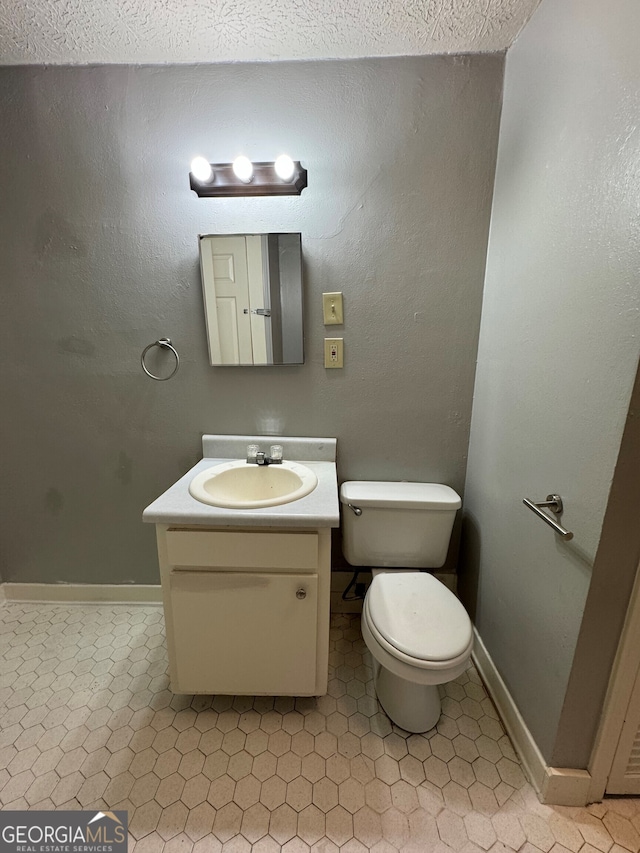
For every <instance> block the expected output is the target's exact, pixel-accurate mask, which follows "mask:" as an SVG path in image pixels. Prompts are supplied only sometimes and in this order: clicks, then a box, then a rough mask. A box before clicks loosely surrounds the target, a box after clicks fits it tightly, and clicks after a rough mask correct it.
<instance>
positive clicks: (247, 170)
mask: <svg viewBox="0 0 640 853" xmlns="http://www.w3.org/2000/svg"><path fill="white" fill-rule="evenodd" d="M233 171H234V174H235V176H236V178H239V179H240V180H241V181H242V182H243V183H244V184H248V183H250V182H251V179H252V178H253V163H252V162H251V160H249V158H248V157H245V156H244V155H243V156H240V157H236V159H235V160H234V161H233Z"/></svg>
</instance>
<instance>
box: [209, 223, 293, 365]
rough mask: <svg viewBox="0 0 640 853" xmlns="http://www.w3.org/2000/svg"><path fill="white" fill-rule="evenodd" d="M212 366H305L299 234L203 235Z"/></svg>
mask: <svg viewBox="0 0 640 853" xmlns="http://www.w3.org/2000/svg"><path fill="white" fill-rule="evenodd" d="M199 243H200V269H201V272H202V291H203V295H204V313H205V322H206V326H207V339H208V342H209V361H210V362H211V364H212V365H215V366H218V365H238V366H247V365H268V364H302V363H303V362H304V349H303V333H302V248H301V235H300V234H224V235H223V234H208V235H204V236H200V238H199Z"/></svg>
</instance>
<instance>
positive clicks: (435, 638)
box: [363, 571, 473, 669]
mask: <svg viewBox="0 0 640 853" xmlns="http://www.w3.org/2000/svg"><path fill="white" fill-rule="evenodd" d="M363 615H364V617H365V618H366V620H367V622H368V626H369V629H370V630H371V633H372V634H373V635H374V637H375V638H376V640H377V641H378V643H380V645H381V646H382V647H383V648H384V649H386V650H387V651H388V652H389V653H390V654H392V655H393V656H394V657H396V658H398V659H400V660H403V661H405V662H406V663H409V664H411V665H413V666H416V667H418V668H420V669H443V668H446V667H449V666H451V665H452V664H455V663H456V662H457V661H458V660H459V659H460V660H463V659H466V658H467V657H468V655H469V652H470V649H471V647H472V645H473V635H472V628H471V620H470V619H469V616H468V614H467V612H466V610H465V609H464V607H463V606H462V604H461V603H460V602H459V601H458V599H457V598H456V597H455V595H454V594H453V593H452V592H450V591H449V590H448V589H447V587H446V586H444V584H442V583H440V581H438V580H437V579H436V578H434V577H433V576H432V575H429V574H426V573H424V572H411V573H408V572H407V573H405V572H401V571H400V572H388V573H384V574H380V575H376V576H375V577H374V579H373V581H372V583H371V586H370V587H369V590H368V592H367V596H366V598H365V607H364V613H363Z"/></svg>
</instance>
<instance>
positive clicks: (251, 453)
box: [247, 444, 260, 462]
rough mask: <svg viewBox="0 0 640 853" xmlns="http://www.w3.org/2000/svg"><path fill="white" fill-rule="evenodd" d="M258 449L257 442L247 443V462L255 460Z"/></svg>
mask: <svg viewBox="0 0 640 853" xmlns="http://www.w3.org/2000/svg"><path fill="white" fill-rule="evenodd" d="M259 451H260V445H259V444H249V445H248V446H247V462H255V461H256V457H257V455H258V453H259Z"/></svg>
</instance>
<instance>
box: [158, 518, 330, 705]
mask: <svg viewBox="0 0 640 853" xmlns="http://www.w3.org/2000/svg"><path fill="white" fill-rule="evenodd" d="M156 531H157V540H158V555H159V561H160V571H161V580H162V593H163V602H164V611H165V621H166V629H167V646H168V653H169V670H170V678H171V689H172V691H173V692H175V693H206V694H228V695H239V694H240V695H241V694H248V695H252V696H256V695H271V696H287V695H289V696H320V695H323V694H324V693H326V689H327V674H328V652H329V596H330V572H331V565H330V548H331V545H330V533H331V531H330V529H329V528H324V529H288V530H287V529H270V528H256V527H252V528H250V529H241V528H232V529H230V528H221V529H216V528H205V527H197V528H196V527H176V526H168V525H162V524H156Z"/></svg>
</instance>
